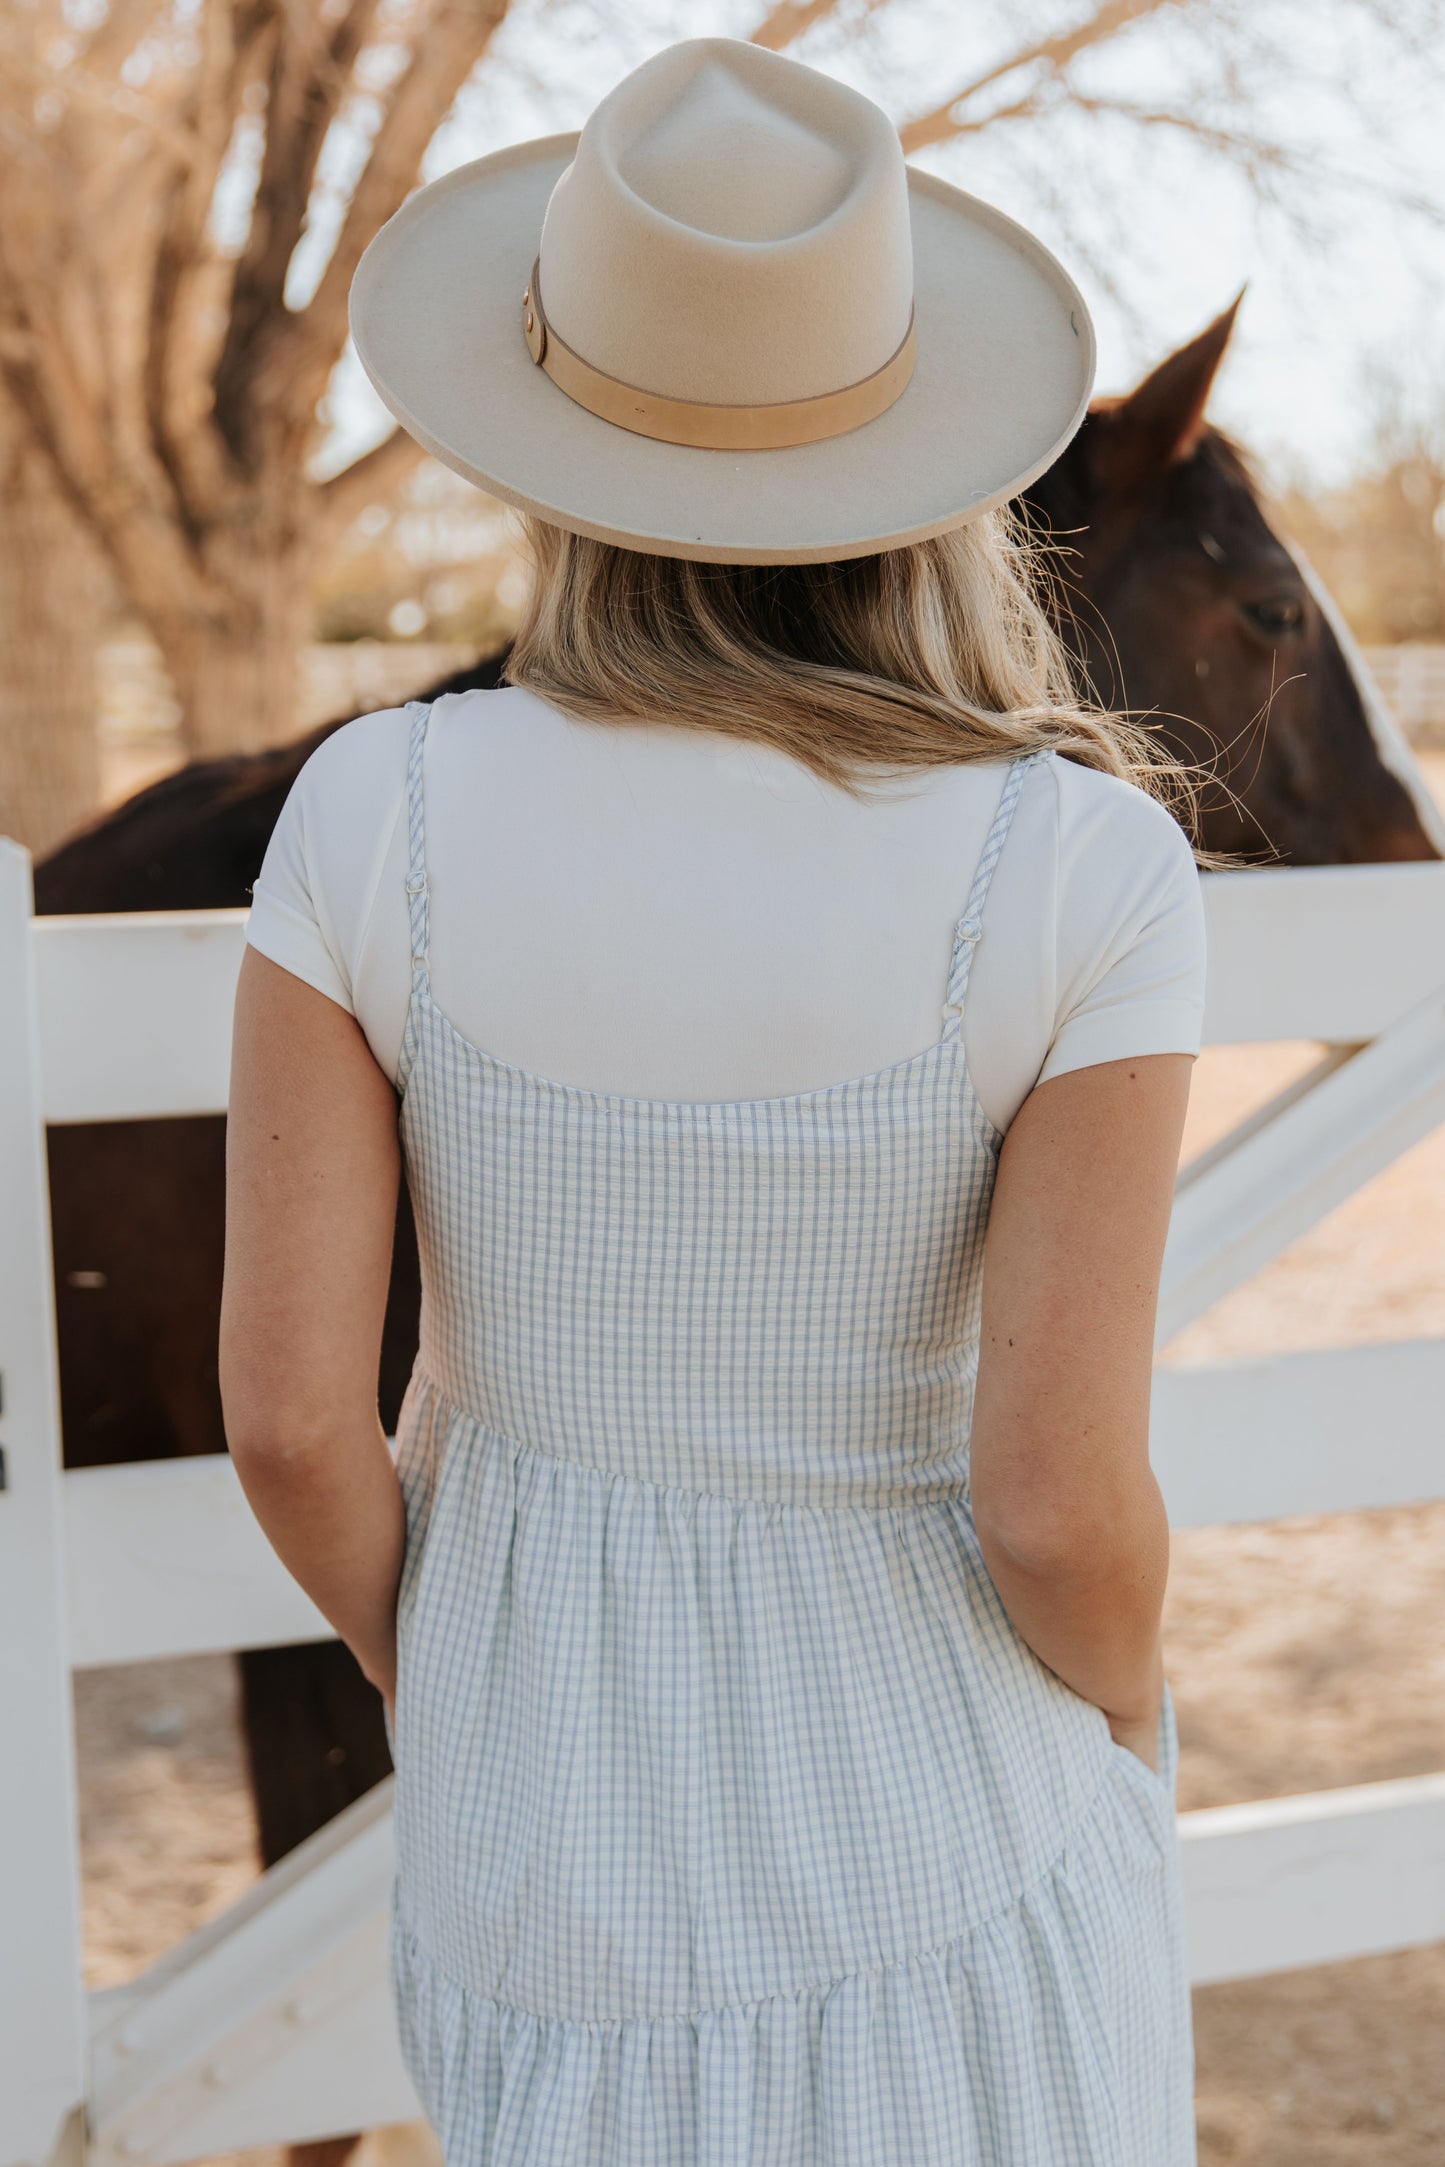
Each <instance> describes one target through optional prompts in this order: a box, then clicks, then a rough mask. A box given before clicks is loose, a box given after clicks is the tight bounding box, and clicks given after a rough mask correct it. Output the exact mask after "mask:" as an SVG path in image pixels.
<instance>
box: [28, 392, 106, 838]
mask: <svg viewBox="0 0 1445 2167" xmlns="http://www.w3.org/2000/svg"><path fill="white" fill-rule="evenodd" d="M0 502H3V504H4V516H3V521H0V835H9V836H13V837H14V839H15V840H16V841H17V842H20V843H23V844H24V845H25V847H26V849H27V850H29V851H30V852H31V853H32V854H33V855H34V856H36V857H42V856H43V855H44V854H45V852H46V851H48V850H50V849H52V848H53V847H54V846H55V845H56V844H57V843H59V842H62V841H63V840H64V838H65V837H66V836H67V835H69V834H71V833H72V832H73V831H74V830H75V829H76V828H78V827H81V826H82V825H83V824H84V823H85V822H86V821H87V820H89V819H91V818H92V817H93V815H94V814H95V813H97V812H98V811H99V810H100V746H99V742H98V739H97V735H96V723H97V686H96V656H97V653H98V650H99V647H100V642H101V638H102V636H103V634H104V633H105V631H106V629H107V627H108V624H109V623H110V621H111V619H112V616H113V614H114V611H115V608H116V600H117V595H116V584H115V580H114V577H113V575H112V573H111V570H110V567H109V565H108V564H107V563H106V561H105V559H104V557H103V556H102V555H101V553H100V551H99V550H98V549H97V547H96V545H95V543H94V541H93V540H92V538H91V536H90V534H89V533H88V532H87V530H86V529H85V528H84V527H83V526H82V524H81V522H80V521H79V519H77V517H76V515H75V513H74V512H73V511H72V509H71V507H70V505H69V504H68V503H67V502H66V501H65V499H64V498H63V497H62V496H61V495H60V493H59V491H58V490H57V489H56V487H55V484H54V482H53V480H52V478H51V472H50V468H49V466H48V464H47V463H46V461H45V459H44V458H43V457H42V455H41V454H40V453H39V452H38V451H36V450H34V449H33V448H32V447H31V446H30V445H29V444H28V443H27V442H26V440H25V436H24V434H23V433H22V431H21V430H20V428H19V427H18V425H17V418H16V416H15V415H14V413H13V411H12V410H11V409H10V407H9V402H8V401H7V400H4V399H3V398H0Z"/></svg>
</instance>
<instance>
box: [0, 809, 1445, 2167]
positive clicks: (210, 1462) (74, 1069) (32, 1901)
mask: <svg viewBox="0 0 1445 2167" xmlns="http://www.w3.org/2000/svg"><path fill="white" fill-rule="evenodd" d="M1204 895H1205V905H1206V911H1207V915H1208V922H1209V940H1210V982H1209V991H1208V1007H1207V1014H1206V1024H1205V1036H1206V1040H1207V1041H1208V1042H1210V1043H1215V1044H1220V1043H1237V1042H1241V1041H1268V1040H1280V1039H1287V1040H1296V1041H1297V1040H1311V1041H1316V1042H1317V1043H1318V1044H1319V1046H1320V1048H1321V1057H1320V1059H1319V1061H1318V1062H1317V1064H1316V1065H1315V1067H1314V1068H1312V1069H1311V1070H1310V1071H1309V1073H1308V1074H1307V1075H1306V1076H1305V1077H1304V1078H1303V1079H1302V1080H1301V1081H1300V1082H1299V1083H1297V1084H1295V1085H1293V1086H1291V1087H1290V1089H1289V1090H1287V1091H1285V1092H1283V1093H1281V1094H1280V1095H1279V1097H1278V1098H1277V1099H1276V1100H1274V1101H1272V1102H1271V1104H1270V1105H1269V1106H1268V1107H1267V1108H1265V1109H1263V1110H1262V1111H1260V1112H1258V1113H1256V1114H1254V1115H1252V1116H1251V1117H1250V1118H1249V1119H1248V1120H1247V1121H1244V1122H1242V1123H1241V1124H1240V1125H1239V1126H1238V1128H1237V1129H1236V1130H1234V1131H1233V1132H1232V1133H1231V1135H1230V1136H1228V1137H1226V1138H1224V1139H1222V1140H1221V1142H1220V1143H1218V1144H1217V1145H1215V1146H1213V1147H1212V1148H1211V1150H1210V1151H1209V1152H1207V1153H1206V1154H1204V1155H1203V1156H1202V1157H1201V1159H1199V1160H1197V1161H1196V1162H1194V1164H1193V1165H1192V1166H1190V1167H1188V1168H1186V1169H1184V1171H1183V1172H1182V1174H1181V1177H1180V1183H1179V1190H1178V1195H1177V1197H1176V1202H1175V1211H1174V1218H1173V1222H1172V1226H1171V1233H1170V1240H1169V1246H1168V1251H1167V1254H1166V1259H1165V1271H1164V1283H1163V1288H1162V1294H1161V1314H1160V1339H1161V1343H1162V1341H1163V1340H1164V1339H1167V1338H1168V1337H1169V1336H1171V1335H1172V1334H1173V1333H1174V1332H1175V1331H1176V1330H1178V1329H1179V1327H1180V1326H1181V1325H1182V1324H1183V1323H1184V1322H1186V1321H1188V1319H1190V1318H1191V1317H1194V1316H1197V1315H1198V1314H1200V1313H1201V1311H1202V1310H1204V1309H1206V1308H1208V1307H1209V1306H1210V1304H1211V1303H1213V1302H1214V1301H1216V1300H1218V1299H1219V1298H1220V1296H1221V1294H1223V1293H1224V1292H1226V1291H1228V1289H1229V1288H1231V1287H1233V1286H1236V1285H1238V1284H1239V1283H1240V1282H1241V1280H1243V1279H1246V1278H1248V1277H1249V1276H1250V1275H1251V1274H1252V1273H1254V1272H1256V1271H1258V1270H1259V1269H1260V1267H1261V1266H1262V1265H1263V1264H1264V1263H1266V1262H1267V1261H1268V1260H1269V1259H1270V1258H1271V1257H1272V1256H1274V1255H1277V1254H1278V1253H1279V1251H1280V1250H1281V1249H1282V1248H1283V1247H1284V1246H1285V1245H1286V1244H1287V1243H1288V1242H1289V1241H1291V1240H1293V1239H1294V1238H1295V1236H1296V1235H1297V1234H1298V1233H1299V1232H1301V1231H1302V1230H1303V1229H1304V1228H1305V1227H1306V1226H1308V1225H1310V1224H1312V1223H1314V1222H1315V1221H1316V1220H1317V1219H1318V1218H1319V1217H1321V1216H1322V1215H1323V1213H1324V1212H1326V1211H1328V1210H1329V1209H1331V1208H1332V1207H1333V1205H1334V1204H1335V1203H1337V1202H1338V1201H1339V1200H1340V1199H1341V1197H1343V1196H1345V1195H1348V1194H1349V1193H1350V1192H1351V1191H1352V1190H1353V1189H1355V1188H1358V1187H1359V1185H1360V1184H1361V1183H1362V1182H1363V1181H1365V1180H1368V1179H1369V1178H1370V1176H1371V1175H1372V1174H1373V1173H1374V1172H1376V1171H1377V1170H1378V1169H1379V1168H1380V1167H1381V1166H1383V1165H1385V1164H1387V1163H1389V1161H1390V1160H1391V1159H1392V1158H1394V1157H1397V1156H1398V1155H1399V1153H1400V1152H1401V1151H1403V1150H1405V1149H1407V1148H1408V1146H1409V1145H1410V1144H1412V1143H1413V1142H1414V1141H1416V1140H1417V1138H1419V1137H1420V1136H1422V1135H1424V1134H1426V1133H1427V1132H1428V1131H1429V1130H1430V1129H1431V1128H1433V1127H1434V1126H1436V1125H1437V1124H1438V1123H1440V1122H1441V1121H1442V1120H1445V864H1433V865H1401V866H1354V867H1345V868H1339V869H1334V868H1330V869H1309V870H1303V871H1275V870H1271V871H1268V872H1242V873H1223V874H1210V875H1206V876H1204ZM245 915H246V914H245V913H244V912H243V911H235V910H233V911H200V912H183V913H175V914H169V913H157V914H141V915H137V916H132V917H97V918H70V919H63V918H44V919H38V920H37V919H34V918H33V917H32V916H31V892H30V869H29V860H28V858H27V857H26V855H25V853H24V852H23V851H21V850H20V849H19V848H18V847H17V846H15V845H14V844H10V843H6V842H4V841H0V1016H3V1017H4V1019H5V1025H6V1031H7V1055H6V1059H5V1061H4V1062H3V1063H0V1230H3V1232H0V1380H3V1404H0V1446H3V1448H4V1451H5V1487H4V1488H3V1490H0V1709H3V1716H4V1722H5V1731H6V1739H7V1752H6V1755H5V1756H4V1757H3V1758H0V1915H3V1916H4V1917H5V1918H6V1920H7V1922H12V1923H11V1932H10V1934H9V1937H8V1939H9V1945H10V1947H11V1948H12V1949H13V1948H16V1947H24V1948H25V1950H26V1952H27V1953H26V1959H25V1962H24V1964H23V1966H22V1965H18V1964H16V1963H15V1962H14V1961H13V1960H12V1961H9V1962H6V1963H4V1964H3V1965H0V2161H4V2162H7V2163H8V2162H11V2161H22V2160H23V2161H34V2162H37V2163H38V2162H41V2161H45V2160H49V2159H51V2158H52V2157H55V2156H57V2154H58V2153H60V2152H65V2153H68V2154H69V2156H71V2157H73V2158H75V2159H80V2158H82V2157H85V2156H88V2157H89V2158H90V2159H91V2160H93V2161H96V2162H111V2161H113V2162H115V2167H147V2163H152V2162H154V2163H157V2167H158V2163H161V2162H166V2161H177V2162H179V2161H184V2160H187V2159H194V2158H197V2157H199V2156H202V2155H204V2154H208V2153H213V2152H219V2151H230V2150H235V2149H238V2148H240V2147H243V2146H247V2145H254V2144H261V2143H271V2142H284V2141H288V2140H293V2141H294V2140H300V2139H303V2138H309V2137H319V2136H324V2135H327V2134H330V2133H335V2132H342V2131H345V2130H348V2129H353V2128H356V2127H359V2126H365V2125H368V2124H374V2123H378V2122H386V2121H395V2120H398V2119H402V2118H406V2117H408V2116H411V2115H413V2114H415V2113H416V2112H417V2111H418V2109H417V2106H416V2102H415V2099H414V2096H413V2095H412V2092H411V2090H410V2087H409V2085H408V2083H407V2080H406V2078H405V2075H404V2074H403V2072H402V2070H401V2066H400V2061H399V2058H398V2055H397V2050H396V2045H395V2041H394V2038H393V2035H392V2027H391V2022H390V2016H389V2012H388V2010H387V2006H386V2000H385V1991H384V1983H383V1970H382V1962H383V1949H384V1939H385V1923H386V1908H387V1903H388V1898H389V1891H390V1875H391V1850H390V1845H391V1833H390V1819H389V1805H390V1791H389V1787H388V1786H382V1787H381V1788H380V1789H379V1790H378V1791H376V1792H373V1793H371V1794H370V1795H369V1796H368V1797H367V1798H365V1799H363V1800H361V1801H359V1802H358V1804H357V1805H356V1806H354V1807H352V1808H351V1809H350V1810H349V1811H348V1813H346V1814H344V1815H342V1816H341V1817H340V1818H339V1820H337V1821H336V1822H333V1823H332V1824H330V1825H329V1826H328V1827H327V1828H326V1829H324V1830H322V1831H321V1832H320V1833H319V1834H318V1835H317V1836H316V1837H314V1838H312V1839H311V1841H310V1843H308V1844H307V1845H305V1846H303V1847H302V1849H301V1850H300V1851H298V1852H296V1853H295V1854H293V1855H292V1856H291V1857H289V1858H288V1859H286V1860H285V1861H284V1862H283V1863H282V1864H281V1865H280V1866H278V1867H276V1868H273V1869H272V1871H271V1872H270V1873H268V1874H267V1875H265V1876H264V1877H263V1879H262V1881H261V1882H260V1883H259V1884H258V1885H257V1887H256V1888H255V1889H254V1890H253V1891H252V1892H251V1893H250V1894H249V1895H248V1896H247V1897H246V1898H245V1899H244V1900H243V1902H242V1903H241V1904H240V1905H238V1906H236V1907H235V1908H234V1909H233V1910H232V1911H230V1912H229V1913H227V1914H226V1915H225V1916H224V1917H223V1918H222V1919H220V1920H217V1921H216V1922H214V1923H213V1924H212V1925H210V1926H208V1927H206V1928H205V1929H203V1930H202V1932H201V1933H199V1934H197V1935H193V1936H191V1937H190V1939H189V1940H188V1941H186V1942H185V1943H183V1944H182V1945H181V1947H180V1948H179V1949H177V1950H175V1951H173V1952H172V1953H171V1954H170V1955H169V1956H167V1957H166V1958H165V1959H163V1961H162V1962H161V1963H160V1964H159V1965H157V1966H156V1967H154V1968H153V1970H152V1971H150V1972H149V1973H147V1974H146V1975H145V1976H144V1977H143V1978H142V1979H140V1980H139V1981H137V1982H135V1983H134V1984H133V1985H132V1986H128V1987H126V1988H123V1989H119V1990H115V1991H112V1992H108V1993H105V1994H100V1995H92V1996H90V1997H88V1998H86V1997H84V1996H83V1995H82V1993H81V1988H80V1957H79V1924H78V1919H79V1906H78V1897H77V1888H78V1838H77V1829H76V1798H75V1772H74V1768H73V1766H72V1758H71V1755H72V1748H71V1742H70V1728H69V1672H70V1670H71V1669H72V1668H75V1667H83V1666H89V1665H102V1664H108V1663H122V1662H135V1661H141V1660H145V1659H148V1658H151V1657H154V1656H160V1655H177V1654H183V1653H195V1652H201V1651H212V1650H217V1649H227V1648H237V1647H249V1646H259V1645H266V1644H275V1643H281V1642H285V1641H288V1640H303V1639H307V1640H309V1639H314V1638H317V1637H320V1636H321V1635H323V1634H324V1633H325V1632H326V1630H327V1628H326V1626H325V1624H324V1621H322V1620H321V1619H320V1617H319V1614H318V1613H317V1612H316V1611H315V1610H314V1609H313V1607H312V1606H311V1604H310V1603H309V1601H308V1600H307V1599H306V1598H305V1597H304V1596H303V1595H302V1594H301V1593H300V1591H299V1590H298V1589H297V1588H296V1587H295V1586H294V1584H293V1583H292V1582H291V1581H290V1580H289V1579H288V1578H287V1576H286V1575H285V1574H284V1573H283V1572H282V1570H281V1568H280V1567H279V1565H278V1564H277V1563H276V1561H275V1559H274V1557H273V1556H272V1554H271V1552H270V1550H269V1548H268V1547H267V1545H266V1544H265V1542H264V1540H263V1538H262V1537H261V1535H260V1532H259V1530H258V1529H257V1527H256V1525H255V1523H254V1521H253V1520H252V1519H251V1516H250V1514H249V1512H248V1510H247V1508H246V1506H245V1503H244V1500H243V1498H242V1496H241V1493H240V1489H239V1486H238V1484H237V1483H236V1480H235V1477H234V1474H233V1472H232V1469H231V1467H230V1463H229V1462H228V1461H227V1460H225V1459H224V1458H221V1457H217V1458H209V1459H198V1460H189V1461H181V1462H170V1463H165V1462H155V1463H146V1464H143V1465H135V1466H126V1467H112V1468H97V1469H87V1470H84V1471H75V1472H71V1473H64V1472H63V1471H62V1469H61V1465H60V1421H59V1399H58V1386H57V1375H56V1349H55V1328H54V1315H53V1305H52V1298H51V1297H52V1280H51V1259H50V1248H49V1231H48V1217H47V1208H46V1195H45V1186H44V1180H45V1145H44V1132H45V1125H46V1124H47V1123H67V1122H80V1121H95V1120H123V1119H130V1120H135V1119H145V1118H154V1117H159V1116H164V1115H183V1114H206V1113H218V1112H221V1111H223V1110H224V1107H225V1098H226V1087H227V1074H228V1066H229V1052H230V1047H229V1039H230V1016H231V1005H232V999H233V994H234V987H235V978H236V972H237V970H238V968H239V964H240V959H241V953H242V947H243V942H244V927H245ZM1442 1392H1445V1342H1442V1341H1433V1340H1427V1341H1413V1342H1406V1343H1400V1344H1397V1345H1393V1346H1382V1347H1367V1348H1350V1349H1332V1350H1327V1351H1325V1352H1322V1353H1312V1354H1300V1355H1283V1356H1275V1357H1271V1358H1269V1359H1267V1360H1263V1361H1254V1362H1247V1363H1237V1364H1228V1365H1213V1366H1209V1367H1194V1368H1189V1369H1183V1368H1173V1367H1168V1366H1164V1367H1161V1368H1160V1370H1159V1371H1158V1373H1157V1376H1156V1380H1155V1397H1154V1425H1153V1435H1152V1440H1151V1446H1152V1451H1153V1456H1154V1461H1155V1465H1156V1468H1157V1469H1158V1472H1159V1476H1160V1481H1161V1484H1162V1486H1163V1489H1164V1493H1165V1498H1166V1502H1167V1503H1168V1506H1169V1511H1170V1518H1171V1521H1172V1523H1173V1524H1174V1525H1176V1526H1190V1525H1197V1524H1201V1523H1206V1522H1217V1521H1226V1520H1242V1519H1264V1518H1270V1517H1274V1516H1281V1515H1286V1514H1292V1513H1297V1512H1335V1511H1350V1510H1358V1509H1362V1508H1367V1507H1371V1506H1378V1505H1386V1504H1394V1503H1400V1502H1404V1501H1407V1500H1413V1499H1423V1498H1429V1497H1435V1496H1439V1495H1441V1494H1442V1493H1445V1468H1442V1465H1441V1458H1440V1447H1439V1419H1438V1409H1439V1406H1440V1404H1441V1400H1442ZM1365 1435H1368V1436H1369V1438H1370V1440H1371V1449H1370V1451H1369V1452H1368V1453H1365V1454H1362V1453H1361V1452H1360V1450H1359V1444H1360V1439H1361V1437H1362V1436H1365ZM1180 1830H1181V1837H1182V1839H1183V1845H1184V1864H1185V1885H1186V1899H1187V1905H1188V1928H1189V1940H1190V1963H1191V1971H1192V1975H1193V1977H1194V1978H1195V1979H1196V1980H1197V1981H1203V1980H1207V1979H1224V1978H1237V1977H1243V1976H1246V1975H1249V1974H1252V1973H1255V1972H1260V1971H1268V1970H1275V1969H1281V1968H1286V1967H1289V1966H1292V1965H1296V1964H1305V1963H1316V1962H1321V1961H1324V1960H1326V1959H1333V1958H1339V1957H1346V1956H1351V1955H1358V1954H1364V1953H1366V1952H1374V1951H1377V1950H1380V1949H1385V1948H1399V1947H1404V1946H1408V1945H1410V1944H1412V1943H1417V1942H1421V1941H1428V1940H1436V1939H1439V1938H1442V1937H1445V1772H1442V1773H1441V1774H1439V1775H1432V1776H1425V1777H1417V1778H1412V1779H1409V1780H1408V1781H1406V1782H1403V1783H1383V1784H1367V1785H1363V1786H1358V1787H1354V1788H1351V1789H1348V1790H1340V1791H1330V1792H1324V1793H1320V1794H1315V1795H1312V1796H1301V1797H1296V1798H1288V1799H1274V1800H1267V1801H1262V1802H1257V1803H1255V1804H1251V1805H1247V1806H1236V1807H1227V1808H1219V1809H1212V1810H1209V1811H1205V1812H1195V1813H1187V1814H1184V1815H1182V1816H1181V1817H1180Z"/></svg>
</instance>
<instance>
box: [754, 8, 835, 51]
mask: <svg viewBox="0 0 1445 2167" xmlns="http://www.w3.org/2000/svg"><path fill="white" fill-rule="evenodd" d="M841 5H842V0H778V4H777V6H776V7H773V8H770V9H769V10H768V12H767V14H766V15H765V16H764V17H763V19H762V21H761V22H760V23H759V24H758V27H757V29H756V30H754V31H753V32H752V34H751V36H750V37H749V39H748V43H749V44H750V45H763V46H766V48H767V50H768V51H769V52H770V53H780V52H781V51H782V50H783V48H784V46H785V45H792V44H795V43H796V41H797V40H798V39H799V38H801V37H803V36H804V35H805V33H806V32H808V31H809V30H812V29H813V28H814V27H815V25H817V24H818V23H822V22H826V21H827V20H828V18H829V16H830V15H836V14H837V12H838V9H839V8H840V7H841Z"/></svg>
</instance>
